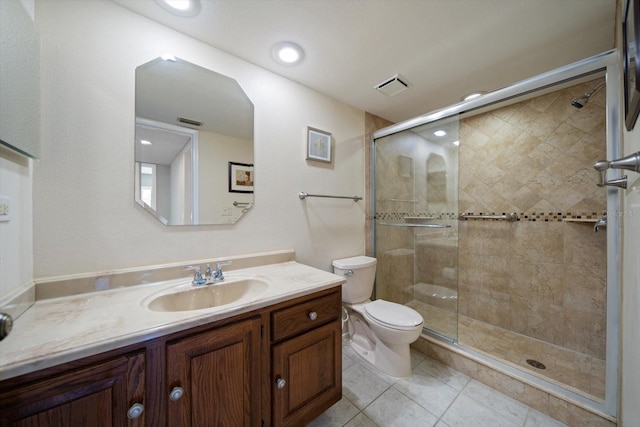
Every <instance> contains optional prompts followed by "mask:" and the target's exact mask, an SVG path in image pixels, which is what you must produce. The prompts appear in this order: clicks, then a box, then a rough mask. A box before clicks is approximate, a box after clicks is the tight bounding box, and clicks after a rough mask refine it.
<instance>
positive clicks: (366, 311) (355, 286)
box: [333, 256, 424, 378]
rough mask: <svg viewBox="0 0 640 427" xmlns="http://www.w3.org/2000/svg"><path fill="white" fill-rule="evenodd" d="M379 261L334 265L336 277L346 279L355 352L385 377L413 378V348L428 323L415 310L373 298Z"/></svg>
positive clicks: (341, 261)
mask: <svg viewBox="0 0 640 427" xmlns="http://www.w3.org/2000/svg"><path fill="white" fill-rule="evenodd" d="M375 268H376V259H375V258H371V257H365V256H358V257H351V258H344V259H339V260H335V261H333V271H334V273H335V274H338V275H340V276H344V277H345V279H346V281H347V282H346V283H345V284H343V285H342V301H343V304H344V306H345V307H346V309H347V312H348V313H349V316H348V321H347V326H348V328H349V329H348V331H349V335H350V336H351V347H352V349H353V350H354V351H355V352H356V353H357V354H358V355H359V356H360V357H362V358H363V359H365V360H366V361H367V362H369V363H370V364H372V365H373V366H374V367H375V368H377V369H378V370H379V371H381V372H382V373H384V374H387V375H390V376H393V377H398V378H406V377H409V376H411V354H410V347H409V345H410V344H411V343H412V342H414V341H415V340H416V339H418V337H419V336H420V332H421V331H422V325H423V323H424V319H423V318H422V316H421V315H420V314H419V313H418V312H417V311H415V310H413V309H412V308H409V307H406V306H404V305H401V304H397V303H393V302H389V301H385V300H381V299H378V300H375V301H371V300H370V299H369V297H370V296H371V292H372V290H373V284H374V279H375Z"/></svg>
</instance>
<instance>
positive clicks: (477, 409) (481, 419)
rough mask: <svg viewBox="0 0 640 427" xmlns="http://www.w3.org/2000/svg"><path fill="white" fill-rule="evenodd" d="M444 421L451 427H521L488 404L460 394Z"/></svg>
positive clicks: (446, 413) (448, 410)
mask: <svg viewBox="0 0 640 427" xmlns="http://www.w3.org/2000/svg"><path fill="white" fill-rule="evenodd" d="M441 420H442V421H444V422H445V423H447V424H448V425H449V426H450V427H485V426H486V427H520V426H521V425H522V424H516V423H514V422H512V421H510V420H508V419H506V418H504V417H503V416H501V415H499V414H498V413H496V412H495V411H493V410H491V409H489V408H487V407H486V406H484V405H482V404H480V403H478V402H476V401H475V400H473V399H471V398H470V397H468V396H465V395H464V394H460V395H459V396H458V398H457V399H456V400H455V401H454V402H453V405H451V406H450V407H449V409H447V412H445V414H444V416H443V417H442V418H441Z"/></svg>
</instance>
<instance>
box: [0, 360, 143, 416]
mask: <svg viewBox="0 0 640 427" xmlns="http://www.w3.org/2000/svg"><path fill="white" fill-rule="evenodd" d="M143 399H144V354H138V355H135V356H132V357H119V358H116V359H114V360H111V361H109V362H105V363H101V364H96V365H95V366H92V367H90V368H85V369H81V370H77V371H73V372H70V373H67V374H62V375H58V376H55V377H53V378H50V379H46V380H42V381H36V382H33V383H31V384H28V385H25V386H22V387H18V388H16V389H15V390H7V391H3V392H2V393H0V414H2V415H1V416H0V420H1V421H0V425H2V426H56V427H57V426H70V427H71V426H73V427H76V426H91V427H93V426H97V427H100V426H105V427H111V426H115V425H118V426H127V425H128V426H142V425H144V412H142V413H141V414H140V415H138V417H137V418H135V419H128V418H127V411H128V410H129V408H130V407H131V406H132V405H133V404H136V403H137V404H142V403H143Z"/></svg>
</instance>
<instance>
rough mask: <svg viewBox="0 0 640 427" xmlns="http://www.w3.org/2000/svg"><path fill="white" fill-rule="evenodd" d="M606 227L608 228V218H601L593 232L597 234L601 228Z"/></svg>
mask: <svg viewBox="0 0 640 427" xmlns="http://www.w3.org/2000/svg"><path fill="white" fill-rule="evenodd" d="M606 226H607V218H601V219H599V220H598V222H596V225H594V226H593V231H595V232H596V233H597V232H598V231H599V230H600V227H606Z"/></svg>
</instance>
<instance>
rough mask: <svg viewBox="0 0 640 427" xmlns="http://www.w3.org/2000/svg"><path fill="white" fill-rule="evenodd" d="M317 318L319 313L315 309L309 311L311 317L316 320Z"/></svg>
mask: <svg viewBox="0 0 640 427" xmlns="http://www.w3.org/2000/svg"><path fill="white" fill-rule="evenodd" d="M317 318H318V313H316V312H315V311H312V312H311V313H309V319H311V320H316V319H317Z"/></svg>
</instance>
